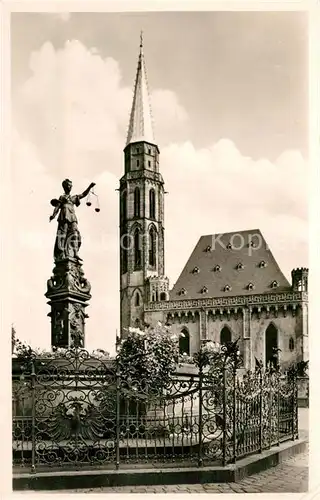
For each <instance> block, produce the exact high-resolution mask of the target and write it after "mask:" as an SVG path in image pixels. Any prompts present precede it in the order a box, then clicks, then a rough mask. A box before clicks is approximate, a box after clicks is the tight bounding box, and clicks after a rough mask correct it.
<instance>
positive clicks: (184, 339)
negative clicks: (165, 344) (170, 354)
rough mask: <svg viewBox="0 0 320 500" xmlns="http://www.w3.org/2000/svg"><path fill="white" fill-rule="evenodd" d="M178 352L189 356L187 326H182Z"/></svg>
mask: <svg viewBox="0 0 320 500" xmlns="http://www.w3.org/2000/svg"><path fill="white" fill-rule="evenodd" d="M179 354H181V355H182V354H187V355H188V356H190V335H189V332H188V330H187V328H183V329H182V330H181V333H180V336H179Z"/></svg>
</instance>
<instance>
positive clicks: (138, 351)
mask: <svg viewBox="0 0 320 500" xmlns="http://www.w3.org/2000/svg"><path fill="white" fill-rule="evenodd" d="M177 340H178V338H177V337H176V336H175V335H173V334H172V333H171V331H170V328H169V327H168V326H164V325H162V323H160V322H159V323H158V324H157V325H156V326H155V327H148V328H146V329H145V330H140V329H139V328H129V330H128V334H127V337H126V338H125V339H123V340H122V341H121V344H120V347H119V351H118V354H117V365H118V370H119V373H120V376H121V380H122V383H123V384H124V385H127V386H128V389H129V390H130V389H132V390H137V391H143V392H148V393H150V391H155V392H157V390H158V389H160V388H162V387H165V386H166V384H167V383H168V382H169V380H170V374H171V373H172V372H174V371H175V369H176V364H177V361H178V355H179V349H178V342H177Z"/></svg>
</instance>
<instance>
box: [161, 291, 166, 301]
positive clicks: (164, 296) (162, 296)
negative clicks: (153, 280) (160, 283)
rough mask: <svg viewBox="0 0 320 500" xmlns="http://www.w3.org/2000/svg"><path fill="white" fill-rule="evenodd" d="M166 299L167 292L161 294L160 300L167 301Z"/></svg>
mask: <svg viewBox="0 0 320 500" xmlns="http://www.w3.org/2000/svg"><path fill="white" fill-rule="evenodd" d="M166 298H167V295H166V292H161V293H160V300H166Z"/></svg>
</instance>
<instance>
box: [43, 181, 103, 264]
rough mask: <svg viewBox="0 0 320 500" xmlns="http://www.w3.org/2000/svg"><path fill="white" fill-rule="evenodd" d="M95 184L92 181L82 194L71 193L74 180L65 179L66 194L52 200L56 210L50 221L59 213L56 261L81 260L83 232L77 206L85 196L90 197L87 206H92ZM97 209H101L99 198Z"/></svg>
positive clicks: (55, 251) (55, 247)
mask: <svg viewBox="0 0 320 500" xmlns="http://www.w3.org/2000/svg"><path fill="white" fill-rule="evenodd" d="M94 186H95V183H94V182H91V184H90V185H89V186H88V187H87V189H85V191H83V193H82V194H76V195H71V190H72V181H71V180H70V179H65V180H64V181H63V182H62V187H63V190H64V194H62V195H61V196H60V197H59V199H53V200H51V205H52V206H54V211H53V214H52V215H51V216H50V219H49V220H50V222H51V221H52V220H53V219H55V217H56V216H57V215H58V213H59V215H58V229H57V235H56V241H55V246H54V259H55V261H59V260H64V259H67V258H70V257H71V258H74V259H77V260H81V259H80V257H79V255H78V252H79V249H80V246H81V234H80V231H79V229H78V219H77V216H76V212H75V207H78V206H79V205H80V200H82V199H83V198H85V197H88V199H87V206H91V201H90V194H93V195H94V196H96V195H95V193H94V192H93V187H94ZM95 211H96V212H99V211H100V208H99V202H98V198H97V207H96V208H95Z"/></svg>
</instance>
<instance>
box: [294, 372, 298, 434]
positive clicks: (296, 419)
mask: <svg viewBox="0 0 320 500" xmlns="http://www.w3.org/2000/svg"><path fill="white" fill-rule="evenodd" d="M295 411H296V418H295V426H296V437H297V439H299V411H298V379H297V378H296V383H295Z"/></svg>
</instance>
